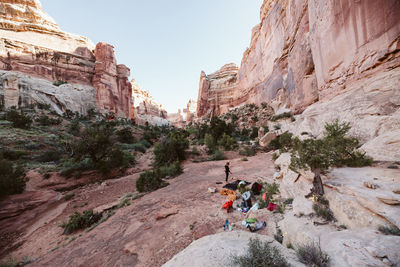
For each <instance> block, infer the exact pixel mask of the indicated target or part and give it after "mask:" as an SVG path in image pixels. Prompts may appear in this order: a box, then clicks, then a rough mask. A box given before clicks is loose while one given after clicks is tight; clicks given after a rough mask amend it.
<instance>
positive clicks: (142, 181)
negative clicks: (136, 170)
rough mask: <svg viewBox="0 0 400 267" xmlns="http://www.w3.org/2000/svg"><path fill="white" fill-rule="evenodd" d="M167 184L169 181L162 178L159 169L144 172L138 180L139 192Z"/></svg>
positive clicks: (149, 190) (152, 189) (137, 187)
mask: <svg viewBox="0 0 400 267" xmlns="http://www.w3.org/2000/svg"><path fill="white" fill-rule="evenodd" d="M167 185H168V183H166V182H165V181H163V180H162V179H161V177H160V172H159V171H145V172H142V173H141V174H140V176H139V179H137V180H136V189H137V191H138V192H139V193H143V192H151V191H154V190H157V189H159V188H162V187H165V186H167Z"/></svg>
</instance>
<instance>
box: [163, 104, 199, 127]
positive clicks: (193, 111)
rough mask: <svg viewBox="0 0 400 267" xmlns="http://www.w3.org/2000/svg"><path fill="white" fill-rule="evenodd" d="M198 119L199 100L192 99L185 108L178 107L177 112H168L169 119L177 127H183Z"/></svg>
mask: <svg viewBox="0 0 400 267" xmlns="http://www.w3.org/2000/svg"><path fill="white" fill-rule="evenodd" d="M195 119H197V102H196V101H194V100H192V99H190V100H189V102H188V103H187V105H186V108H184V109H182V110H181V109H178V112H177V113H170V114H168V120H169V121H170V122H171V124H172V125H174V126H175V127H179V128H182V127H184V126H186V125H188V124H189V123H191V122H194V121H195Z"/></svg>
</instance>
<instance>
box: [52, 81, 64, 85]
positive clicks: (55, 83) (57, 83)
mask: <svg viewBox="0 0 400 267" xmlns="http://www.w3.org/2000/svg"><path fill="white" fill-rule="evenodd" d="M66 83H67V82H65V81H61V80H58V81H55V82H53V85H54V86H60V85H63V84H66Z"/></svg>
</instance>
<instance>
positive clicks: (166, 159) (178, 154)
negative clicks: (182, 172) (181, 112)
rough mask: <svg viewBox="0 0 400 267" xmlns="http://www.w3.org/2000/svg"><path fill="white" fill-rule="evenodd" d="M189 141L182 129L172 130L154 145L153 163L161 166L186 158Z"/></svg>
mask: <svg viewBox="0 0 400 267" xmlns="http://www.w3.org/2000/svg"><path fill="white" fill-rule="evenodd" d="M187 148H189V141H188V140H187V139H186V136H185V134H184V133H183V132H182V131H172V132H170V133H169V134H168V136H166V137H164V138H162V139H161V140H160V142H159V143H157V144H156V145H155V146H154V151H153V152H154V156H155V162H154V163H155V165H156V166H162V165H165V164H169V163H172V162H175V161H182V160H184V159H185V158H186V156H185V150H186V149H187Z"/></svg>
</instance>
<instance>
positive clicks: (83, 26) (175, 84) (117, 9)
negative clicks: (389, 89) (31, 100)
mask: <svg viewBox="0 0 400 267" xmlns="http://www.w3.org/2000/svg"><path fill="white" fill-rule="evenodd" d="M262 1H263V0H201V1H200V0H113V1H109V0H107V1H106V0H68V1H66V0H41V3H42V7H43V9H44V10H45V11H46V12H47V13H48V14H49V15H50V16H52V17H53V18H54V20H55V21H56V22H57V23H58V25H59V26H60V27H61V29H62V30H63V31H66V32H70V33H75V34H79V35H82V36H85V37H88V38H89V39H91V40H92V41H93V42H94V43H95V44H96V43H98V42H106V43H109V44H112V45H113V46H114V49H115V53H116V58H117V62H118V64H125V65H127V66H128V67H129V68H130V69H131V78H134V79H136V81H137V82H138V83H139V85H140V86H141V87H142V88H143V89H145V90H148V91H150V94H151V95H152V96H153V97H154V98H155V100H156V101H157V102H159V103H160V104H162V105H163V107H164V108H165V109H166V110H167V111H168V112H169V113H174V112H177V110H178V108H181V109H182V108H184V107H186V104H187V102H188V101H189V99H194V100H197V96H198V87H199V79H200V73H201V71H202V70H204V71H205V72H206V73H207V74H210V73H212V72H214V71H217V70H218V69H219V68H220V67H222V66H223V65H224V64H227V63H231V62H234V63H236V64H237V65H238V66H240V62H241V60H242V56H243V52H244V51H245V49H246V48H247V47H248V46H249V45H250V38H251V30H252V28H253V27H254V26H255V25H257V24H258V23H259V22H260V18H259V17H260V15H259V14H260V7H261V4H262Z"/></svg>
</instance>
